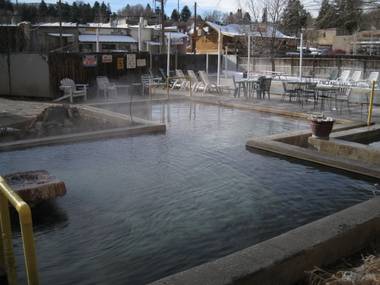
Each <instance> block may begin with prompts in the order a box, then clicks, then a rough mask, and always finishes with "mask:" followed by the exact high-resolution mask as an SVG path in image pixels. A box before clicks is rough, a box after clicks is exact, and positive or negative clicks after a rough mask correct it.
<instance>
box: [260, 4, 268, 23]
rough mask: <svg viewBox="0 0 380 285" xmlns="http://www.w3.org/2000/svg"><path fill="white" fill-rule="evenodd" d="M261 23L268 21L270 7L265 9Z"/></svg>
mask: <svg viewBox="0 0 380 285" xmlns="http://www.w3.org/2000/svg"><path fill="white" fill-rule="evenodd" d="M261 23H268V8H267V7H265V8H264V9H263V16H262V18H261Z"/></svg>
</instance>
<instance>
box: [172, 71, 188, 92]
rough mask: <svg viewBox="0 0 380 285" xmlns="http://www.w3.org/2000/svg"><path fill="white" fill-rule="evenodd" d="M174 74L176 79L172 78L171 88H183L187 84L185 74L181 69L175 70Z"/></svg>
mask: <svg viewBox="0 0 380 285" xmlns="http://www.w3.org/2000/svg"><path fill="white" fill-rule="evenodd" d="M175 76H176V79H175V80H174V83H173V85H172V89H174V88H178V89H183V88H186V87H187V85H188V81H187V80H186V76H185V74H183V71H182V70H180V69H176V70H175Z"/></svg>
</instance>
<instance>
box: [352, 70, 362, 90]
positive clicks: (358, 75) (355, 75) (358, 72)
mask: <svg viewBox="0 0 380 285" xmlns="http://www.w3.org/2000/svg"><path fill="white" fill-rule="evenodd" d="M361 77H362V71H361V70H355V71H354V73H353V74H352V76H351V79H350V80H349V81H350V83H351V85H354V86H356V85H357V84H358V83H359V81H360V79H361Z"/></svg>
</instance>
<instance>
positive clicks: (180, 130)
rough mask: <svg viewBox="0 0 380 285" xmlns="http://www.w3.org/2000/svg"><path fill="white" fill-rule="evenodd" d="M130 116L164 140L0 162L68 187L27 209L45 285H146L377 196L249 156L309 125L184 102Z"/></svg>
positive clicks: (325, 174)
mask: <svg viewBox="0 0 380 285" xmlns="http://www.w3.org/2000/svg"><path fill="white" fill-rule="evenodd" d="M133 110H134V114H135V115H138V116H143V117H146V118H149V119H153V120H156V121H163V122H166V123H167V132H166V134H160V135H146V136H138V137H132V138H119V139H110V140H104V141H96V142H86V143H78V144H67V145H60V146H51V147H40V148H34V149H28V150H23V151H14V152H8V153H1V154H0V173H2V174H5V173H10V172H15V171H24V170H35V169H47V170H48V171H49V172H50V173H52V174H53V175H55V176H57V177H58V178H60V179H62V180H64V181H65V183H66V185H67V188H68V193H67V195H66V196H65V197H63V198H60V199H58V200H57V201H56V202H55V203H53V204H45V205H41V206H40V207H38V208H36V209H35V210H34V224H35V235H36V243H37V253H38V264H39V269H40V274H41V280H42V284H56V285H58V284H145V283H147V282H150V281H153V280H156V279H158V278H161V277H164V276H166V275H168V274H172V273H175V272H178V271H181V270H184V269H187V268H190V267H192V266H194V265H198V264H200V263H203V262H206V261H209V260H213V259H215V258H218V257H221V256H224V255H226V254H229V253H231V252H234V251H236V250H239V249H242V248H245V247H248V246H250V245H253V244H255V243H257V242H260V241H262V240H265V239H268V238H270V237H273V236H275V235H277V234H280V233H282V232H285V231H287V230H289V229H292V228H294V227H297V226H299V225H302V224H305V223H307V222H310V221H312V220H315V219H318V218H320V217H323V216H325V215H327V214H331V213H334V212H336V211H338V210H340V209H343V208H346V207H348V206H351V205H353V204H355V203H358V202H360V201H363V200H366V199H368V198H369V197H371V195H372V194H371V190H373V189H374V186H373V184H374V183H373V182H371V181H363V180H359V179H355V178H354V177H349V176H347V175H344V174H342V173H338V172H331V171H330V170H329V169H325V168H318V167H315V166H314V165H307V164H300V163H299V162H298V161H289V160H285V159H282V158H280V157H276V156H270V155H267V154H264V153H259V152H249V151H247V150H246V149H245V147H244V146H245V142H246V140H247V139H248V138H250V137H252V136H262V135H268V134H273V133H280V132H284V131H289V130H297V129H305V128H307V124H306V122H304V121H297V120H292V119H289V118H283V117H279V116H272V115H267V114H264V113H251V112H246V111H239V110H233V109H229V108H223V107H217V106H211V105H204V104H193V103H187V102H185V103H180V102H179V103H171V104H170V105H166V104H154V105H153V106H151V105H149V104H146V105H143V106H140V107H134V108H133ZM117 111H120V112H126V113H128V112H129V108H128V107H119V108H118V110H117ZM15 235H19V232H18V231H17V230H16V233H15ZM16 252H17V255H18V261H19V264H20V265H22V263H21V262H22V260H21V253H20V252H21V244H20V242H16ZM22 269H23V268H22V267H21V266H20V268H19V271H22ZM20 278H25V277H24V276H23V275H22V273H21V272H20Z"/></svg>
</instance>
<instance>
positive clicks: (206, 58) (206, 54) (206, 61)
mask: <svg viewBox="0 0 380 285" xmlns="http://www.w3.org/2000/svg"><path fill="white" fill-rule="evenodd" d="M206 73H207V75H208V53H206Z"/></svg>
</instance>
